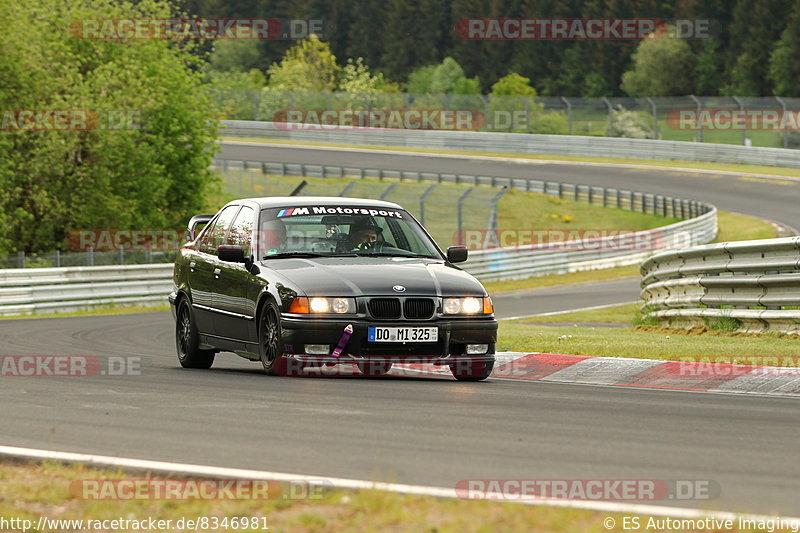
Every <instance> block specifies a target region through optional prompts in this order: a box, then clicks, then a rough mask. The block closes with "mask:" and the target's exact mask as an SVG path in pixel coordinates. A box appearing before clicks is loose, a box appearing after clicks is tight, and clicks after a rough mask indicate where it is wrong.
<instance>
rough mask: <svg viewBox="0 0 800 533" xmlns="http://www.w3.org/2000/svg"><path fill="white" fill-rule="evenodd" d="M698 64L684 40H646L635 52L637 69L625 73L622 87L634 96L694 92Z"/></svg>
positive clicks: (634, 60) (675, 94) (635, 66)
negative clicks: (693, 76)
mask: <svg viewBox="0 0 800 533" xmlns="http://www.w3.org/2000/svg"><path fill="white" fill-rule="evenodd" d="M694 65H695V58H694V55H693V54H692V49H691V48H690V47H689V45H688V44H687V43H686V41H684V40H683V39H671V38H651V39H645V40H643V41H642V42H641V43H639V46H638V48H637V49H636V51H635V52H634V54H633V68H632V69H631V70H629V71H627V72H626V73H625V74H623V75H622V90H623V91H625V92H626V93H628V94H629V95H631V96H677V95H686V94H690V93H691V92H692V89H693V83H692V73H693V72H694Z"/></svg>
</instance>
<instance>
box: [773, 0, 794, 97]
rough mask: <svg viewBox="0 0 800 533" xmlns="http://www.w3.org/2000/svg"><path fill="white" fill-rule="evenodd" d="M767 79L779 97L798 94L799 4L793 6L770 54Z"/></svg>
mask: <svg viewBox="0 0 800 533" xmlns="http://www.w3.org/2000/svg"><path fill="white" fill-rule="evenodd" d="M769 78H770V81H772V84H773V87H774V92H775V94H777V95H779V96H797V95H798V94H799V93H800V90H799V89H798V87H800V4H795V7H794V10H793V11H792V14H791V16H790V17H789V23H788V25H787V27H786V29H785V30H783V34H782V35H781V39H780V41H778V42H777V43H776V44H775V47H774V49H773V50H772V54H770V57H769Z"/></svg>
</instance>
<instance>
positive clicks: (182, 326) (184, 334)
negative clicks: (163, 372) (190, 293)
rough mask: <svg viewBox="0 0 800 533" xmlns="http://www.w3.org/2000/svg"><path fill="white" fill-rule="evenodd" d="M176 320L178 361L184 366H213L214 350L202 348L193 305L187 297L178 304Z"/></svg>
mask: <svg viewBox="0 0 800 533" xmlns="http://www.w3.org/2000/svg"><path fill="white" fill-rule="evenodd" d="M176 315H177V320H176V321H175V346H176V347H177V350H178V361H179V362H180V364H181V366H182V367H184V368H211V365H213V364H214V354H215V353H216V352H214V350H201V349H200V348H199V345H200V338H199V336H198V332H197V326H196V325H195V321H194V316H193V315H192V307H191V306H190V305H189V302H188V301H187V300H186V298H182V299H181V301H180V303H179V304H178V311H177V313H176Z"/></svg>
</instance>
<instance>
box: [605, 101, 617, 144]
mask: <svg viewBox="0 0 800 533" xmlns="http://www.w3.org/2000/svg"><path fill="white" fill-rule="evenodd" d="M603 102H605V103H606V106H608V136H609V137H613V136H614V107H613V106H612V105H611V102H609V101H608V98H606V97H605V96H604V97H603Z"/></svg>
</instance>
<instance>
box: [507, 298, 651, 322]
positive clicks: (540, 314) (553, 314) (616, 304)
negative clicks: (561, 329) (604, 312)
mask: <svg viewBox="0 0 800 533" xmlns="http://www.w3.org/2000/svg"><path fill="white" fill-rule="evenodd" d="M635 303H638V300H637V301H633V302H619V303H615V304H603V305H593V306H591V307H579V308H577V309H567V310H566V311H550V312H548V313H537V314H535V315H521V316H510V317H507V318H498V319H497V320H518V319H520V318H533V317H537V316H556V315H566V314H567V313H577V312H578V311H594V310H595V309H606V308H608V307H616V306H618V305H632V304H635Z"/></svg>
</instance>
